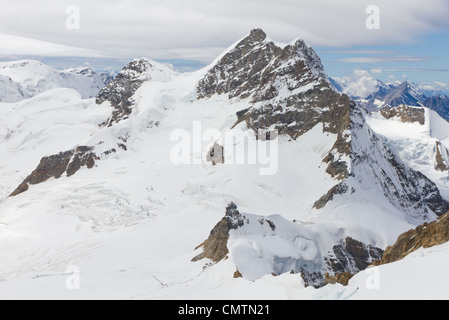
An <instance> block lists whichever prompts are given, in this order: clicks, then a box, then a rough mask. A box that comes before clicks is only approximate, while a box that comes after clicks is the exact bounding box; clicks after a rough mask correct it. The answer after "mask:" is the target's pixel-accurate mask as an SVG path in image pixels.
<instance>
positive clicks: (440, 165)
mask: <svg viewBox="0 0 449 320" xmlns="http://www.w3.org/2000/svg"><path fill="white" fill-rule="evenodd" d="M441 149H442V145H441V142H439V141H437V142H436V146H435V168H436V169H437V170H438V171H442V172H445V171H448V168H447V165H446V162H445V161H444V158H443V155H442V154H441V151H442V150H441ZM444 151H445V152H446V149H444Z"/></svg>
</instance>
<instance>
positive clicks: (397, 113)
mask: <svg viewBox="0 0 449 320" xmlns="http://www.w3.org/2000/svg"><path fill="white" fill-rule="evenodd" d="M380 114H381V115H382V116H383V117H384V118H385V119H391V118H395V117H398V118H399V119H400V120H401V122H404V123H413V122H418V123H419V124H420V125H424V123H425V112H424V109H423V108H413V107H409V106H404V105H402V106H400V107H392V108H383V109H381V110H380Z"/></svg>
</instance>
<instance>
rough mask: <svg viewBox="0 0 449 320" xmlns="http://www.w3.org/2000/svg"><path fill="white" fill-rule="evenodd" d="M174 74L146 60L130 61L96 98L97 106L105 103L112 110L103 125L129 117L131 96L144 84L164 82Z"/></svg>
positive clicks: (167, 68) (156, 63)
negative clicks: (107, 103)
mask: <svg viewBox="0 0 449 320" xmlns="http://www.w3.org/2000/svg"><path fill="white" fill-rule="evenodd" d="M174 74H175V72H174V71H173V69H171V68H170V67H169V66H167V65H164V64H161V63H158V62H155V61H153V60H150V59H147V58H141V59H134V60H133V61H131V62H130V63H129V64H128V65H127V66H125V67H124V68H123V69H122V71H120V72H119V74H118V75H117V76H116V77H115V78H114V80H112V81H111V82H109V83H108V84H107V85H106V87H104V88H103V89H102V90H101V91H100V92H99V93H98V95H97V97H96V103H97V104H102V103H104V102H106V101H107V102H109V103H110V104H111V106H112V107H113V108H114V111H113V114H112V116H111V118H110V119H109V120H108V121H107V123H105V125H107V126H112V125H113V124H114V123H118V122H120V121H121V120H124V119H127V118H128V117H129V115H130V114H131V112H132V109H133V105H134V100H133V96H134V94H135V93H136V91H137V90H138V89H139V88H140V87H141V86H142V85H143V84H144V83H145V82H147V81H162V82H166V81H169V80H170V79H171V78H172V76H173V75H174Z"/></svg>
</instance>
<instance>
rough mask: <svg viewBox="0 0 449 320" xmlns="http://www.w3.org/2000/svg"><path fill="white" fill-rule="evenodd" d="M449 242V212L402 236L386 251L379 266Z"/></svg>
mask: <svg viewBox="0 0 449 320" xmlns="http://www.w3.org/2000/svg"><path fill="white" fill-rule="evenodd" d="M448 241H449V212H448V213H446V214H444V215H442V216H440V217H438V218H437V219H436V220H435V221H433V222H431V223H424V224H422V225H420V226H418V227H417V228H416V229H413V230H410V231H407V232H405V233H403V234H402V235H400V236H399V238H398V240H397V241H396V243H395V244H394V245H392V246H390V247H388V248H387V249H386V250H385V254H384V256H383V258H382V260H381V261H380V263H379V262H378V263H377V264H386V263H391V262H395V261H398V260H401V259H402V258H404V257H406V256H407V255H408V254H410V253H412V252H413V251H415V250H417V249H419V248H430V247H433V246H436V245H440V244H443V243H446V242H448Z"/></svg>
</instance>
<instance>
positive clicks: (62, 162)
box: [10, 146, 99, 197]
mask: <svg viewBox="0 0 449 320" xmlns="http://www.w3.org/2000/svg"><path fill="white" fill-rule="evenodd" d="M92 150H93V148H92V147H88V146H79V147H77V148H76V149H73V150H69V151H65V152H60V153H58V154H55V155H51V156H48V157H43V158H42V159H41V161H40V163H39V165H38V166H37V168H36V169H35V170H34V171H33V172H32V173H31V174H30V175H29V176H28V177H27V178H26V179H25V180H24V181H23V182H22V183H21V184H20V185H19V186H18V187H17V188H16V190H14V191H13V192H12V193H11V194H10V197H14V196H16V195H18V194H21V193H23V192H25V191H27V190H28V188H29V186H30V185H36V184H39V183H42V182H44V181H47V180H48V179H50V178H55V179H58V178H59V177H61V176H62V175H63V174H64V173H66V174H67V176H72V175H74V174H75V173H76V172H77V171H78V170H79V169H81V167H84V166H86V167H87V168H89V169H91V168H93V167H94V165H95V160H99V158H98V157H97V156H96V155H95V153H94V152H93V151H92Z"/></svg>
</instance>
